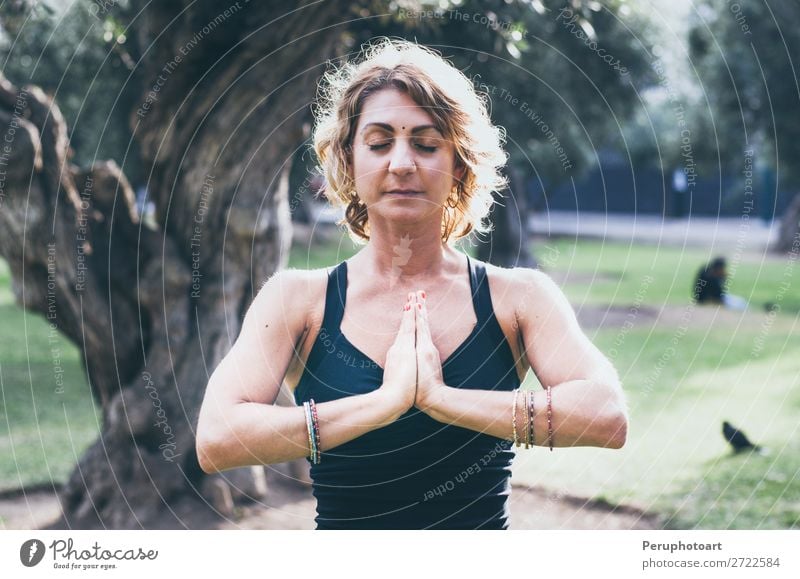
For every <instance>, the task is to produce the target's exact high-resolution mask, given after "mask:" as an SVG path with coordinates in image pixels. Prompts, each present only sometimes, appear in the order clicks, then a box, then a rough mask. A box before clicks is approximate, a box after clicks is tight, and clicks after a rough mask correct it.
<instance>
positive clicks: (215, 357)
mask: <svg viewBox="0 0 800 579" xmlns="http://www.w3.org/2000/svg"><path fill="white" fill-rule="evenodd" d="M131 4H132V6H131V9H130V10H129V11H128V12H127V14H131V15H134V16H131V22H130V26H131V35H130V36H131V38H133V39H135V42H136V44H137V46H138V51H139V57H140V59H139V62H138V63H137V69H136V71H135V73H134V75H133V80H132V82H136V83H137V86H140V87H141V91H142V100H141V103H140V106H139V107H138V108H136V109H135V110H132V111H131V124H132V131H133V135H134V137H135V138H136V139H137V141H138V142H139V145H140V149H141V151H142V156H143V161H144V162H143V166H144V167H145V168H146V171H147V188H148V194H149V197H150V199H151V200H153V201H154V202H155V205H156V208H157V211H156V212H157V222H158V226H159V227H158V229H156V230H153V229H149V228H147V227H144V226H142V224H141V223H140V221H139V219H138V217H137V214H136V211H135V209H134V202H133V201H134V196H133V192H132V189H131V186H130V184H129V183H128V180H127V179H126V177H125V175H124V174H123V171H122V170H121V169H120V167H118V166H117V165H116V164H115V163H114V162H112V161H108V162H101V163H96V164H95V165H93V166H92V167H88V168H79V167H76V166H74V165H72V164H71V163H70V162H69V143H68V139H67V134H68V133H67V128H66V125H65V123H64V120H63V118H62V116H61V114H60V112H59V109H58V107H57V105H56V104H55V103H54V102H52V100H51V99H49V98H48V97H47V96H46V95H45V94H44V93H43V92H42V91H41V90H39V89H38V88H36V87H23V88H18V87H15V86H13V85H12V84H11V83H9V82H8V81H7V80H6V79H5V78H0V123H1V125H0V129H1V128H6V131H5V134H8V132H9V131H12V133H13V139H12V142H11V143H10V144H8V145H9V147H8V148H7V149H5V151H6V152H5V155H6V157H7V158H6V161H7V163H6V166H5V167H3V168H4V169H5V170H6V174H5V181H4V182H3V189H2V197H0V252H2V255H3V256H4V257H5V258H6V259H7V261H8V263H9V265H10V268H11V271H12V276H13V289H14V294H15V296H16V298H17V300H18V301H19V302H20V303H21V304H23V305H24V307H26V308H30V309H32V310H35V311H38V312H40V313H42V314H44V315H45V316H47V318H48V320H49V321H50V322H51V323H53V324H54V325H55V326H56V327H57V328H58V329H59V330H60V331H61V332H62V333H63V334H64V335H66V336H67V337H69V339H71V340H72V341H73V342H74V343H75V344H77V346H78V347H79V348H80V349H81V350H82V353H83V355H84V359H85V360H86V370H87V375H88V379H89V383H90V385H91V388H92V392H93V393H94V396H95V398H96V400H97V402H98V404H99V405H100V406H101V407H102V414H103V425H102V431H101V434H100V437H99V439H98V440H97V441H96V442H95V443H94V444H93V445H92V446H91V447H90V448H89V450H88V451H87V452H86V453H85V454H84V455H83V456H82V457H81V459H80V461H79V463H78V464H77V466H76V469H75V471H74V472H73V474H72V476H71V477H70V479H69V481H68V482H67V484H66V485H65V488H64V490H63V492H62V497H61V499H62V506H63V509H64V520H63V521H62V523H61V525H63V526H69V527H73V528H89V527H107V528H139V527H145V528H181V527H208V526H211V525H213V522H214V520H215V517H218V516H219V515H220V513H219V512H217V511H216V510H215V508H214V507H213V505H211V504H210V502H209V501H210V498H211V497H212V496H213V495H214V492H215V491H214V489H215V488H216V486H217V483H213V482H212V483H211V484H209V482H208V477H206V476H205V475H204V474H203V473H202V471H201V470H200V469H199V466H198V465H197V459H196V455H195V450H194V428H195V425H196V419H197V413H198V411H199V407H200V403H201V401H202V397H203V393H204V388H205V385H206V383H207V382H208V377H209V375H210V374H211V372H212V371H213V369H214V368H215V367H216V365H217V364H218V362H219V361H220V360H221V359H222V357H223V356H224V355H225V353H227V351H228V350H229V349H230V346H231V345H232V343H233V341H234V340H235V339H236V337H237V335H238V333H239V329H240V326H241V321H242V318H243V315H244V312H245V311H246V308H247V307H248V305H249V303H250V301H251V300H252V297H253V295H254V293H255V292H256V291H257V290H258V288H259V287H260V285H261V284H262V283H263V282H264V281H265V280H266V279H267V278H268V277H269V276H270V275H271V274H272V273H273V272H274V271H276V270H277V269H279V268H280V267H282V266H283V265H285V261H286V257H287V250H288V248H289V244H290V240H291V224H290V219H289V209H288V198H287V190H286V189H287V179H288V169H289V165H290V158H291V151H293V150H294V148H295V147H296V146H297V145H298V143H299V142H300V140H301V135H302V132H301V127H302V122H303V120H306V119H305V116H304V113H305V110H306V108H307V105H308V103H309V102H310V101H311V99H312V98H313V97H314V94H315V90H314V86H315V84H314V83H315V82H316V80H317V78H318V77H319V75H320V73H321V65H323V64H324V63H325V61H326V59H328V58H330V57H331V56H332V55H331V54H330V53H329V51H330V50H331V48H332V45H333V41H334V40H335V38H336V34H337V29H336V27H335V26H332V24H334V22H335V19H336V18H337V16H338V15H339V13H340V12H341V11H342V10H343V6H344V4H343V3H340V2H338V1H331V2H326V3H322V4H321V5H320V4H315V5H314V6H313V7H311V8H310V7H309V6H307V4H308V3H303V5H301V6H300V7H299V8H297V7H296V6H294V7H292V6H289V5H284V4H282V3H279V2H276V1H275V2H237V3H234V4H231V5H220V4H219V3H217V2H212V1H210V0H207V1H199V2H189V1H188V0H187V1H180V2H169V3H158V4H154V3H147V7H146V8H145V9H144V11H143V12H141V13H140V12H139V11H138V10H136V9H134V8H137V5H139V4H141V7H144V5H145V4H146V3H144V2H141V3H137V2H132V3H131ZM298 31H304V34H306V37H299V36H298ZM316 64H318V65H320V66H317V67H313V66H312V67H311V68H309V65H316ZM156 89H157V90H156ZM2 145H3V144H2V143H0V151H3V150H4V149H2ZM234 478H235V479H236V480H237V481H239V483H240V484H244V486H248V485H247V483H242V477H241V476H240V475H237V476H236V477H234ZM256 478H257V477H256ZM219 480H221V478H220V477H217V481H219ZM262 482H263V481H262ZM250 486H251V487H252V488H253V489H256V490H257V489H258V488H260V487H259V481H258V480H256V481H255V483H254V484H252V485H250ZM222 514H225V513H222Z"/></svg>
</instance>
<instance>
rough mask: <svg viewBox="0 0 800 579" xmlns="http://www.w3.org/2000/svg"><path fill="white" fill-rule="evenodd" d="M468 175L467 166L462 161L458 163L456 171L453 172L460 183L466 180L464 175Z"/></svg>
mask: <svg viewBox="0 0 800 579" xmlns="http://www.w3.org/2000/svg"><path fill="white" fill-rule="evenodd" d="M466 174H467V166H466V165H464V163H462V162H460V161H456V163H455V169H454V170H453V177H455V178H456V179H457V180H458V181H463V180H464V175H466Z"/></svg>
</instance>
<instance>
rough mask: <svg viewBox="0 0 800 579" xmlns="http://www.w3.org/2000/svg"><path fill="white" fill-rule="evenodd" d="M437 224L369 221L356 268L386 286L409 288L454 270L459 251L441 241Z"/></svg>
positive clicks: (457, 265)
mask: <svg viewBox="0 0 800 579" xmlns="http://www.w3.org/2000/svg"><path fill="white" fill-rule="evenodd" d="M438 223H440V221H436V222H435V223H433V224H432V223H431V221H427V220H426V221H423V222H421V223H416V224H402V225H401V224H397V223H390V224H387V223H379V222H378V223H373V222H370V240H369V243H368V244H367V246H366V247H365V248H364V249H363V250H362V251H361V252H359V254H358V258H359V261H361V266H360V267H362V268H363V270H364V271H369V272H370V273H371V274H373V275H374V276H376V277H377V278H379V279H383V280H386V281H388V283H389V286H390V287H395V286H396V285H398V284H399V285H400V286H406V285H409V286H413V285H414V284H418V283H420V282H423V281H429V280H435V279H437V278H440V277H441V276H443V275H445V274H448V273H450V272H452V271H453V270H454V269H458V268H459V267H460V263H461V257H460V255H459V252H458V251H456V250H455V249H453V248H452V247H450V246H448V245H447V244H446V243H444V242H442V238H441V234H440V230H439V227H438ZM362 260H363V261H362Z"/></svg>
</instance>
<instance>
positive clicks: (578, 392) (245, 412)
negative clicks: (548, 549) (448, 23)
mask: <svg viewBox="0 0 800 579" xmlns="http://www.w3.org/2000/svg"><path fill="white" fill-rule="evenodd" d="M323 83H324V84H323V91H322V93H321V94H322V98H321V101H320V103H319V106H318V107H317V109H316V110H315V114H316V121H317V122H316V127H315V132H314V147H315V151H316V154H317V157H318V160H319V162H320V165H321V168H322V171H323V172H324V174H325V178H326V189H325V196H326V197H327V199H328V200H329V201H330V202H331V203H333V204H334V205H336V206H339V207H342V208H343V210H344V218H343V220H342V221H341V224H343V225H344V226H345V227H346V228H347V231H348V233H349V234H350V236H351V237H352V238H353V239H354V240H355V241H356V242H358V243H359V244H361V245H363V248H362V249H361V250H360V251H359V252H358V253H357V254H355V255H354V256H353V257H351V258H350V259H348V260H345V261H342V262H341V263H339V264H338V265H336V266H333V267H330V268H326V269H319V270H285V271H281V272H279V273H276V274H275V275H274V276H272V277H271V278H270V279H269V280H268V281H267V282H266V283H265V284H264V286H263V287H262V288H261V289H260V291H259V292H258V294H257V296H256V297H255V299H254V301H253V303H252V305H251V306H250V309H249V310H248V312H247V314H246V316H245V320H244V323H243V327H242V330H241V333H240V335H239V337H238V339H237V340H236V343H235V344H234V345H233V348H232V349H231V351H230V352H229V353H228V354H227V356H226V357H225V358H224V359H223V360H222V362H221V363H220V364H219V366H218V367H217V368H216V369H215V371H214V373H213V375H212V376H211V379H210V381H209V383H208V386H207V390H206V394H205V399H204V401H203V405H202V409H201V412H200V417H199V423H198V428H197V452H198V458H199V460H200V465H201V467H202V468H203V470H205V471H206V472H209V473H212V472H219V471H223V470H227V469H231V468H235V467H241V466H246V465H261V464H271V463H278V462H284V461H289V460H293V459H297V458H301V457H306V458H307V459H308V460H309V462H310V463H311V478H312V481H313V485H312V490H313V493H314V496H315V498H316V499H317V517H316V524H317V528H318V529H355V528H360V529H506V528H508V520H509V497H510V493H511V486H510V475H511V463H512V459H513V457H514V448H513V447H514V444H516V445H517V447H520V446H521V445H523V444H524V445H525V448H528V447H533V446H535V445H536V446H546V447H548V446H549V447H550V449H551V450H552V448H553V447H570V446H596V447H605V448H621V447H622V446H623V445H624V443H625V439H626V433H627V424H628V421H627V410H626V404H625V400H624V395H623V392H622V388H621V385H620V382H619V379H618V376H617V373H616V371H615V369H614V367H613V366H612V364H611V363H610V362H609V360H608V359H607V358H606V357H605V356H604V355H603V354H602V353H601V352H600V351H599V350H598V349H597V348H596V347H595V346H594V345H593V344H592V343H591V342H590V341H589V339H588V338H587V337H586V335H585V334H584V333H583V332H582V330H581V328H580V326H579V325H578V323H577V320H576V318H575V313H574V312H573V310H572V307H571V306H570V305H569V303H568V302H567V300H566V299H565V297H564V295H563V294H562V292H561V290H560V289H559V288H558V287H557V286H556V284H555V283H554V282H553V281H552V280H551V279H550V278H549V277H548V276H547V275H545V274H543V273H541V272H540V271H537V270H533V269H527V268H514V269H503V268H499V267H495V266H492V265H490V264H487V263H483V262H480V261H477V260H475V259H472V258H471V257H469V256H468V255H467V254H465V253H462V252H461V251H459V250H458V249H456V248H455V247H454V242H455V241H457V240H458V239H460V238H463V237H465V236H467V235H468V234H469V233H470V232H472V231H477V232H482V233H485V232H487V231H488V230H489V225H488V224H487V223H486V222H485V220H486V218H487V215H488V213H489V209H490V208H491V206H492V204H493V203H494V202H495V200H494V198H493V195H492V193H493V192H494V191H499V190H500V189H502V188H503V187H504V185H505V182H504V179H503V177H502V176H501V173H500V169H501V168H502V166H503V165H504V164H505V162H506V153H505V151H504V150H503V141H504V133H503V130H502V129H501V128H499V127H496V126H494V125H493V124H492V123H491V120H490V118H489V114H488V110H487V102H486V101H487V99H486V97H485V95H479V94H478V93H477V92H476V91H475V89H474V87H473V84H472V83H471V82H470V80H469V79H468V78H467V77H466V76H465V75H464V74H463V73H462V72H460V71H459V70H457V69H456V68H454V67H453V66H452V65H450V64H449V63H447V62H446V61H445V60H443V59H442V58H441V57H440V56H439V55H438V54H436V53H434V52H433V51H431V50H428V49H426V48H423V47H421V46H418V45H416V44H414V43H410V42H404V41H396V40H381V41H379V42H377V43H376V44H374V45H373V46H370V47H368V48H367V49H366V51H365V56H364V58H363V59H362V60H361V61H360V63H351V64H347V65H345V66H344V67H342V68H341V69H339V70H335V71H332V72H331V73H329V74H328V75H327V76H326V77H325V79H324V81H323ZM530 369H532V370H533V371H534V372H535V373H536V376H537V377H538V379H539V381H540V382H541V384H542V386H543V388H542V389H541V390H537V391H535V392H534V391H533V390H524V389H520V385H521V383H522V381H523V379H524V378H525V375H526V374H527V372H528V370H530ZM282 383H285V384H286V385H287V387H288V388H289V389H290V390H291V391H292V393H293V395H294V398H295V401H296V402H297V404H298V406H299V407H281V406H275V405H274V402H275V399H276V397H277V395H278V391H279V388H280V387H281V384H282ZM542 458H545V455H542Z"/></svg>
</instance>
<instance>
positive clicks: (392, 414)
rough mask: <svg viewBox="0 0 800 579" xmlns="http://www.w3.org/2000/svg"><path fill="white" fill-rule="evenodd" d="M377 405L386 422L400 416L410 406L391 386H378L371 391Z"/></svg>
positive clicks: (390, 421)
mask: <svg viewBox="0 0 800 579" xmlns="http://www.w3.org/2000/svg"><path fill="white" fill-rule="evenodd" d="M373 394H374V395H375V398H376V400H377V404H378V406H379V407H380V408H381V409H382V410H383V412H384V416H385V418H386V423H387V424H389V423H392V422H394V421H395V420H397V419H398V418H400V417H401V416H402V415H403V414H405V413H406V411H407V410H408V409H409V408H410V406H409V405H408V402H407V401H406V400H405V399H404V398H405V397H404V396H403V395H402V394H401V393H398V392H395V391H394V389H392V388H383V387H381V388H378V389H377V390H375V391H374V392H373Z"/></svg>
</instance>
